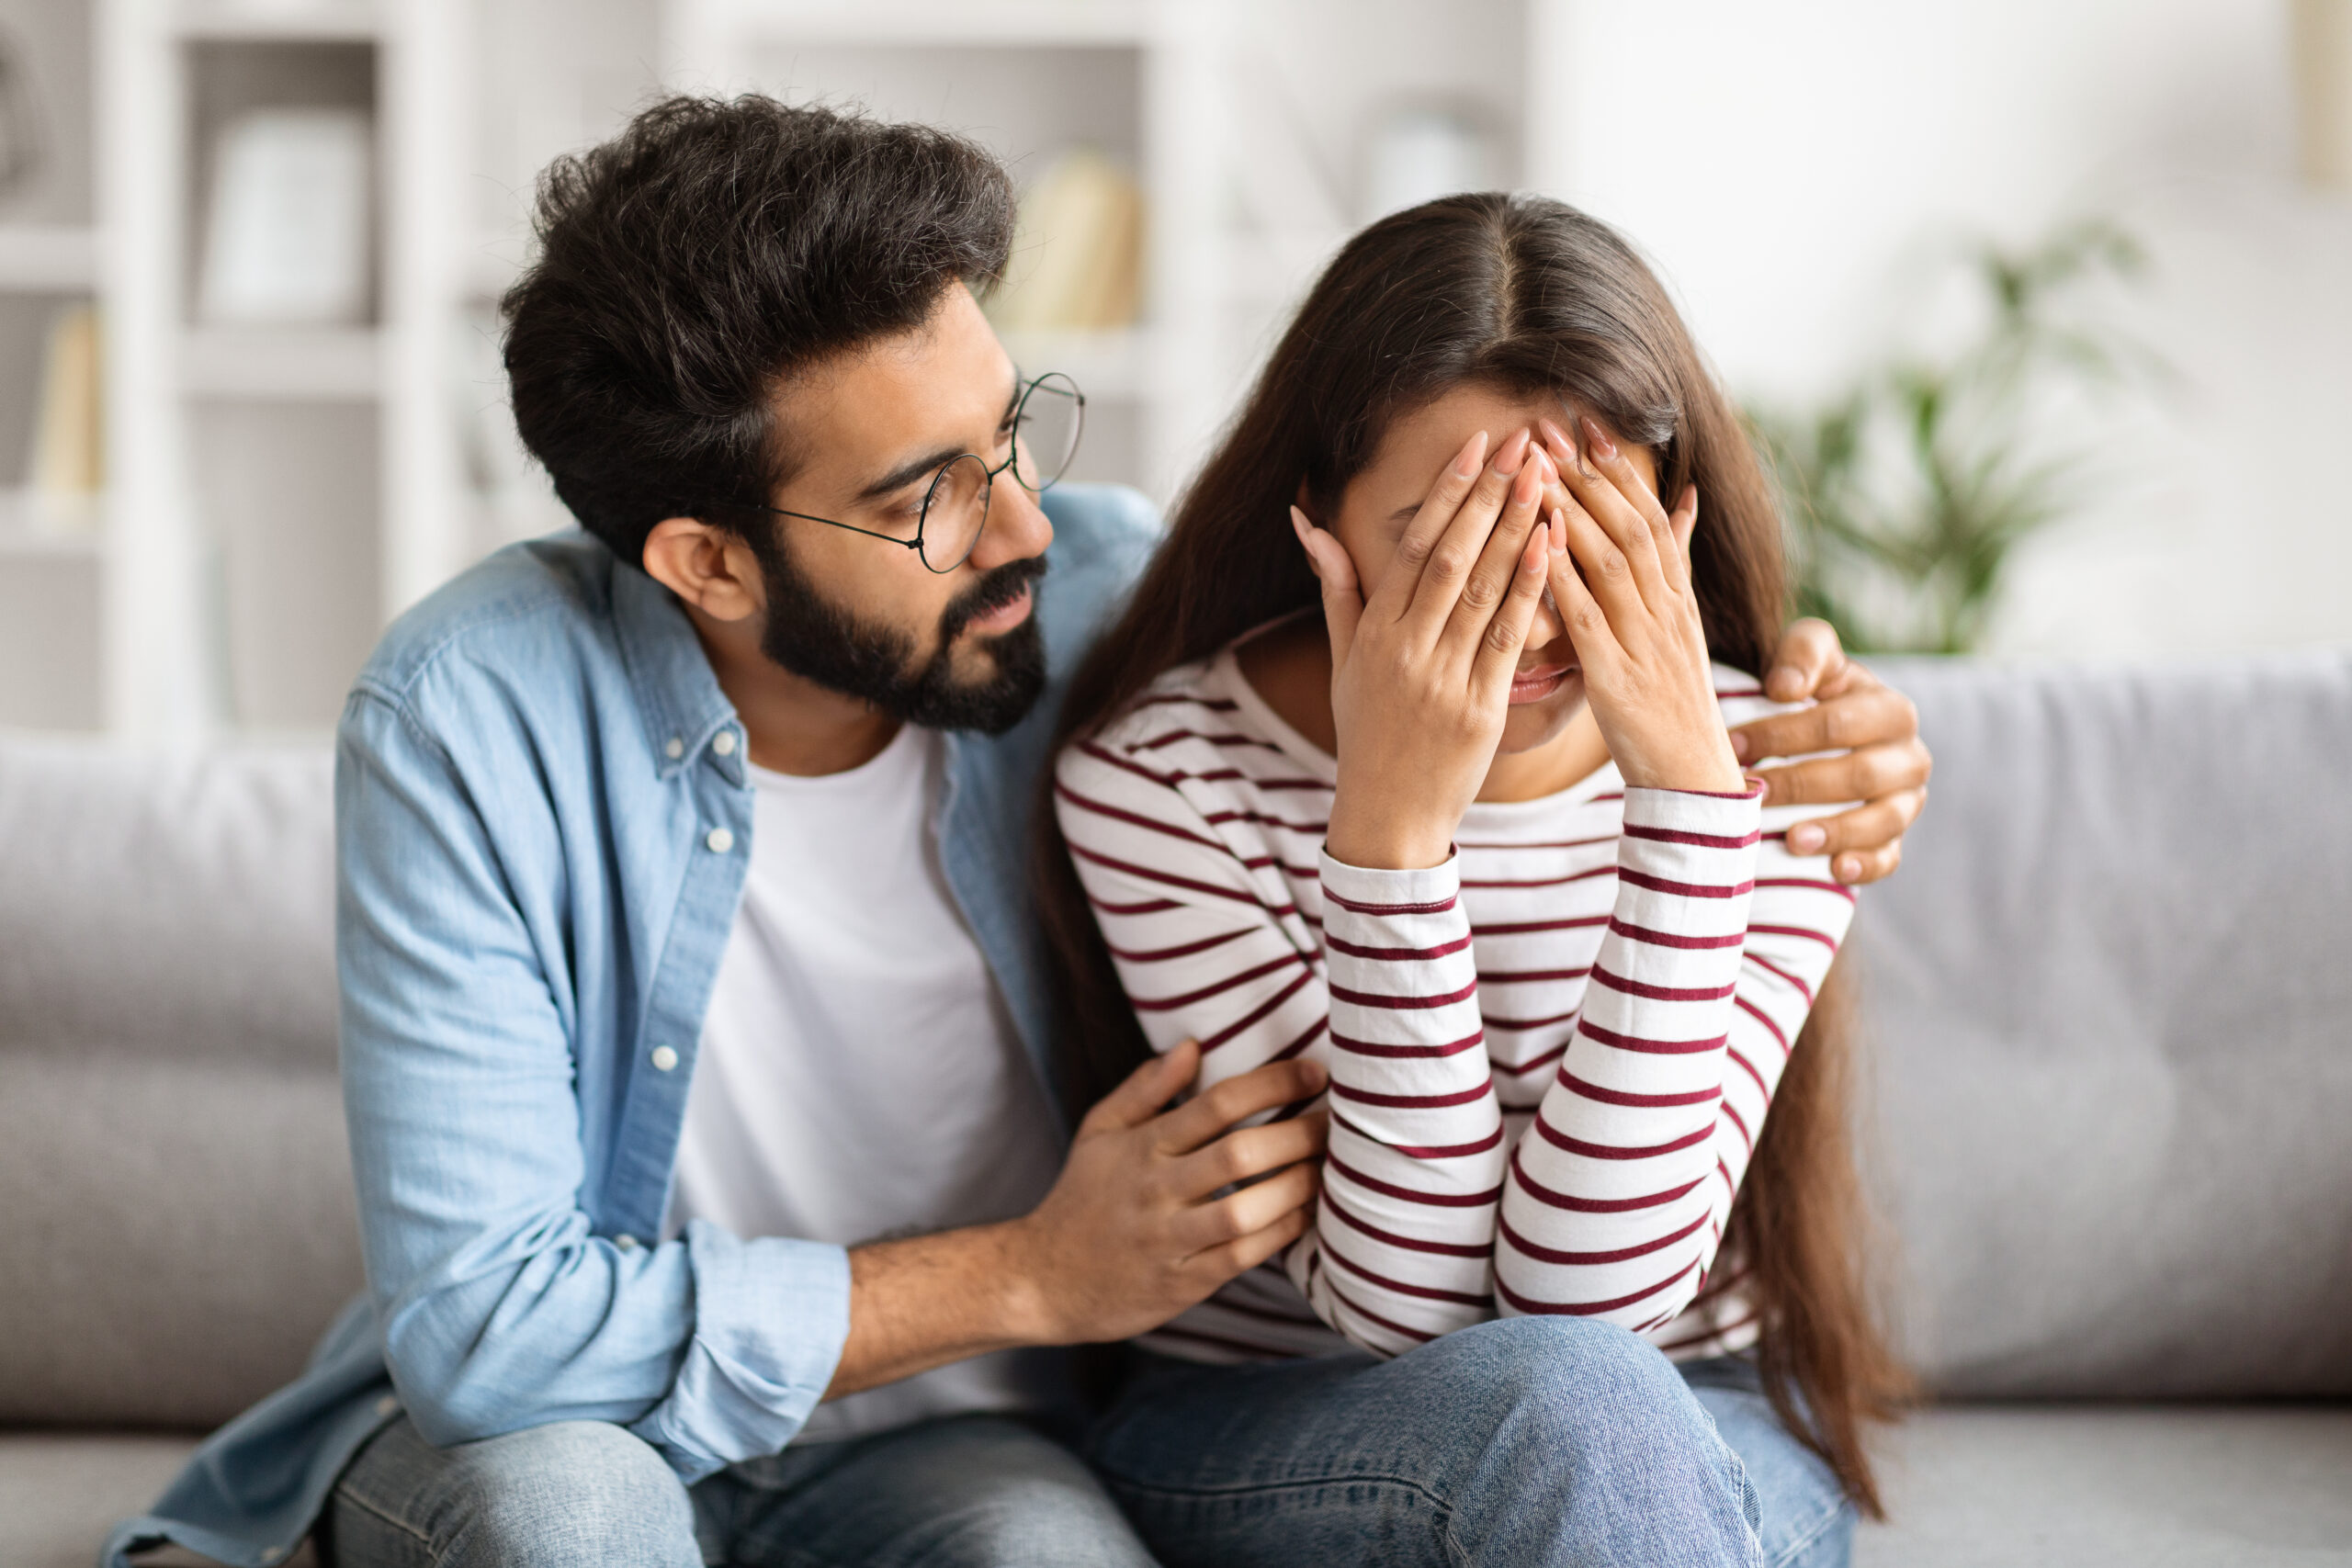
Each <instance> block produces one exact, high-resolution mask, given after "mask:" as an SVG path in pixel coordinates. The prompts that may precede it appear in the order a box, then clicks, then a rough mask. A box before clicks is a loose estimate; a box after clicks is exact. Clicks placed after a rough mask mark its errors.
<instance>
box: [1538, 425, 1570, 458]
mask: <svg viewBox="0 0 2352 1568" xmlns="http://www.w3.org/2000/svg"><path fill="white" fill-rule="evenodd" d="M1535 426H1536V428H1537V429H1539V430H1541V431H1542V432H1543V433H1544V445H1545V446H1556V447H1558V448H1559V449H1560V450H1561V451H1563V452H1566V453H1567V454H1568V455H1570V456H1571V457H1573V456H1574V455H1575V454H1576V449H1577V444H1576V443H1575V442H1573V441H1571V440H1569V439H1568V433H1567V432H1566V431H1565V430H1562V429H1561V428H1560V427H1559V426H1558V425H1556V424H1554V423H1552V422H1551V421H1550V420H1548V419H1539V420H1537V421H1536V422H1535Z"/></svg>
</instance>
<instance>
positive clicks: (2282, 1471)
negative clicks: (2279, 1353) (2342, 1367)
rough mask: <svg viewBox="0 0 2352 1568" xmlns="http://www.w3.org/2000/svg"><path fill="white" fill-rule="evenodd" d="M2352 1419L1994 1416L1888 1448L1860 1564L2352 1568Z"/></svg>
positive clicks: (2026, 1412)
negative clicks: (1878, 1515) (1877, 1508)
mask: <svg viewBox="0 0 2352 1568" xmlns="http://www.w3.org/2000/svg"><path fill="white" fill-rule="evenodd" d="M2347 1478H2352V1408H2346V1407H2345V1406H2342V1405H2337V1406H2334V1407H2324V1406H2320V1407H2313V1406H2302V1407H2298V1406H2294V1405H2274V1406H2270V1407H2267V1408H2266V1407H2262V1406H2244V1405H2236V1406H2232V1405H2221V1406H2214V1405H2179V1406H2174V1407H2172V1408H2169V1409H2165V1408H2158V1407H2148V1406H2138V1407H2133V1406H2120V1407H2119V1406H2108V1407H2100V1406H2097V1405H2071V1406H2070V1405H2014V1406H2006V1407H2005V1406H2000V1405H1980V1406H1974V1407H1970V1406H1965V1405H1963V1406H1959V1407H1953V1408H1944V1409H1939V1410H1933V1411H1929V1412H1928V1413H1926V1414H1924V1415H1922V1416H1917V1417H1916V1418H1915V1419H1913V1420H1912V1421H1911V1422H1909V1423H1908V1424H1907V1425H1905V1427H1902V1428H1900V1429H1898V1430H1897V1431H1896V1432H1895V1433H1894V1435H1893V1437H1892V1438H1891V1439H1890V1441H1889V1442H1888V1444H1887V1463H1886V1480H1887V1483H1888V1499H1887V1510H1888V1514H1889V1516H1890V1517H1889V1520H1888V1522H1887V1523H1886V1524H1883V1525H1865V1526H1863V1527H1862V1528H1861V1529H1860V1531H1858V1532H1857V1534H1856V1536H1855V1540H1854V1565H1855V1568H1979V1564H1983V1563H1987V1562H2020V1563H2023V1562H2030V1563H2033V1564H2036V1565H2037V1568H2146V1565H2147V1564H2150V1563H2161V1564H2163V1565H2164V1568H2323V1565H2325V1564H2334V1565H2336V1568H2352V1483H2347Z"/></svg>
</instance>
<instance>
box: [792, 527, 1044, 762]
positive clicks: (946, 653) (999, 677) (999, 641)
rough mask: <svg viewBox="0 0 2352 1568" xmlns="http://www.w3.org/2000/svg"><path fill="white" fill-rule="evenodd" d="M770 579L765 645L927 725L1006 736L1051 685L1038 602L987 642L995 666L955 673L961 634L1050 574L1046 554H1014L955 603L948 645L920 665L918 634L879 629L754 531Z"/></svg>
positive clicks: (942, 637) (947, 615) (852, 693)
mask: <svg viewBox="0 0 2352 1568" xmlns="http://www.w3.org/2000/svg"><path fill="white" fill-rule="evenodd" d="M747 542H748V543H749V544H750V545H751V547H752V554H753V555H755V556H757V557H758V558H759V562H760V574H761V576H762V577H763V579H764V580H765V582H766V586H767V599H768V607H767V626H766V628H765V629H764V630H763V632H762V633H761V634H760V651H761V652H762V653H764V654H765V655H767V657H768V658H769V659H771V660H775V662H776V663H777V664H779V665H781V666H783V667H784V668H785V669H786V670H789V671H792V672H793V673H794V674H796V675H798V676H800V677H802V678H803V679H805V680H809V681H814V682H817V684H819V685H820V686H823V687H826V688H827V689H828V690H831V691H835V692H839V693H841V694H842V695H843V696H849V697H856V698H858V699H860V700H861V701H864V702H866V703H870V704H872V705H874V706H875V707H876V708H878V709H879V710H881V711H882V712H883V713H886V714H888V715H889V716H891V717H892V718H895V719H898V720H899V722H901V723H904V724H915V725H921V726H922V727H923V728H926V729H977V730H978V731H980V732H981V733H982V734H984V735H1001V734H1003V733H1004V732H1005V731H1006V730H1008V729H1010V728H1012V727H1013V726H1014V725H1016V724H1018V723H1020V722H1021V720H1022V718H1023V716H1026V715H1027V714H1028V712H1029V710H1030V709H1031V708H1032V707H1035V705H1036V703H1037V694H1039V693H1040V692H1042V691H1044V690H1045V688H1046V643H1045V638H1044V636H1043V635H1042V634H1041V633H1040V632H1039V631H1038V630H1037V616H1036V613H1035V610H1034V609H1033V610H1032V611H1031V613H1030V615H1029V618H1028V619H1027V620H1024V621H1023V622H1022V623H1021V624H1020V625H1019V626H1015V627H1013V628H1012V630H1011V631H1009V632H1001V633H999V634H998V635H997V636H995V637H989V638H988V639H987V641H986V642H985V643H984V644H983V646H984V647H985V648H986V649H987V650H988V652H989V655H990V657H991V658H992V659H993V660H994V661H995V664H996V671H995V673H994V674H993V675H991V676H989V678H988V679H986V680H984V681H981V682H977V683H970V682H958V681H957V680H956V667H955V649H956V636H957V634H959V633H961V632H962V631H963V629H964V628H965V627H966V626H969V625H970V624H971V623H972V622H973V621H975V620H978V618H979V617H980V616H982V615H987V614H988V613H989V612H990V611H991V610H999V609H1001V608H1003V607H1004V606H1005V605H1007V604H1012V602H1013V601H1014V600H1015V599H1018V598H1020V597H1021V594H1022V591H1023V589H1025V588H1027V587H1028V586H1029V585H1030V584H1031V583H1033V582H1035V581H1037V580H1038V579H1039V578H1041V577H1043V576H1045V575H1046V558H1045V557H1043V556H1032V557H1030V558H1028V559H1026V560H1016V561H1008V562H1006V563H1005V564H1004V565H1002V566H1001V567H998V568H996V569H995V570H992V571H990V572H989V573H988V574H987V575H986V576H984V577H982V578H981V579H980V580H979V581H977V582H975V583H973V584H972V586H971V587H969V588H967V589H966V590H965V591H964V592H961V593H959V594H957V595H956V597H955V598H954V599H953V600H951V601H949V603H948V605H947V608H946V609H945V610H944V611H942V612H941V613H940V616H939V642H938V645H937V646H936V647H935V648H934V649H933V650H932V654H931V657H930V658H929V659H926V660H923V661H922V663H921V664H920V665H917V664H916V662H915V639H914V638H913V637H911V636H910V635H909V634H908V633H906V632H904V631H902V630H900V629H899V628H898V627H896V626H879V625H876V623H874V622H871V621H867V620H865V619H862V618H861V617H859V616H858V615H856V614H855V613H854V612H852V611H850V610H847V609H844V608H842V606H841V605H838V604H833V603H832V602H831V600H829V599H826V598H825V597H824V596H823V595H821V594H820V593H819V592H817V585H816V584H815V583H813V582H811V581H809V579H808V578H807V577H805V576H803V575H802V574H801V572H800V570H799V569H798V568H797V567H796V566H794V565H793V564H792V559H791V558H790V557H789V556H788V555H786V552H785V549H784V544H783V541H782V540H781V539H779V538H777V537H775V536H774V535H773V534H763V532H762V531H760V530H757V529H754V530H752V531H751V536H750V537H749V539H748V541H747Z"/></svg>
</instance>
